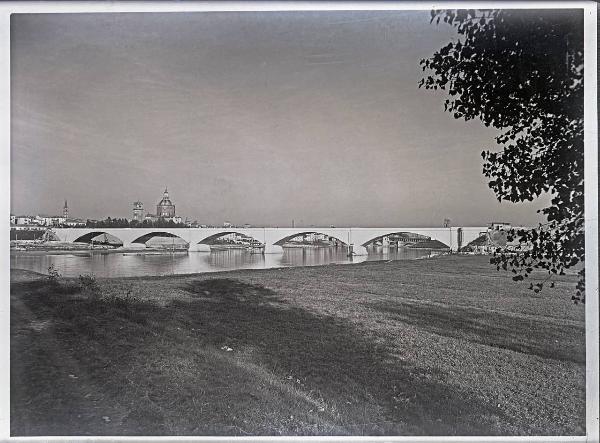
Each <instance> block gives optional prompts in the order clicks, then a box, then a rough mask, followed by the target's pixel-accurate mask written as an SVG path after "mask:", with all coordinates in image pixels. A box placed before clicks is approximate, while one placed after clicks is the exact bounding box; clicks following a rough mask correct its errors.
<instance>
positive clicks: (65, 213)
mask: <svg viewBox="0 0 600 443" xmlns="http://www.w3.org/2000/svg"><path fill="white" fill-rule="evenodd" d="M63 217H64V218H65V219H68V218H69V206H68V205H67V201H66V200H65V206H64V208H63Z"/></svg>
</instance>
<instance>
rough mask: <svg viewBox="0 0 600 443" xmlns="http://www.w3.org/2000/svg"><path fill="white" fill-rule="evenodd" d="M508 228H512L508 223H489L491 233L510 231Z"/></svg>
mask: <svg viewBox="0 0 600 443" xmlns="http://www.w3.org/2000/svg"><path fill="white" fill-rule="evenodd" d="M510 228H512V223H508V222H492V223H490V230H491V231H503V230H505V229H510Z"/></svg>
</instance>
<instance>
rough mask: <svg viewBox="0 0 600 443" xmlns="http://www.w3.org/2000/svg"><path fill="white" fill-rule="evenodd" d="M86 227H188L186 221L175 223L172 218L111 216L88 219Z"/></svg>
mask: <svg viewBox="0 0 600 443" xmlns="http://www.w3.org/2000/svg"><path fill="white" fill-rule="evenodd" d="M85 227H86V228H186V227H187V225H186V224H185V223H175V222H174V221H172V220H156V221H152V220H144V221H142V222H139V221H137V220H127V219H126V218H110V217H108V218H107V219H105V220H88V221H87V222H86V223H85Z"/></svg>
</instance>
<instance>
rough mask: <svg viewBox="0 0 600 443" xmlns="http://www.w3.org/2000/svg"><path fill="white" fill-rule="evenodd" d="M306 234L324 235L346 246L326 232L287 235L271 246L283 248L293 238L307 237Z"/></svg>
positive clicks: (301, 232)
mask: <svg viewBox="0 0 600 443" xmlns="http://www.w3.org/2000/svg"><path fill="white" fill-rule="evenodd" d="M307 234H317V235H324V236H326V237H328V238H333V239H335V240H337V241H338V242H339V243H341V244H342V245H343V246H348V243H347V242H345V241H343V240H342V239H340V238H338V237H336V236H334V235H331V234H328V233H326V232H320V231H299V232H296V233H294V234H291V235H287V236H285V237H283V238H282V239H280V240H277V241H276V242H273V244H274V245H275V246H283V245H284V244H285V243H287V242H289V241H290V240H292V239H293V238H296V237H298V236H300V235H307Z"/></svg>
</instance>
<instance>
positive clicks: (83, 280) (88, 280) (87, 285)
mask: <svg viewBox="0 0 600 443" xmlns="http://www.w3.org/2000/svg"><path fill="white" fill-rule="evenodd" d="M79 287H80V288H81V289H82V290H83V291H85V292H89V293H93V294H95V293H97V292H99V291H100V287H99V286H98V282H96V277H95V276H94V274H82V275H80V276H79Z"/></svg>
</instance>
